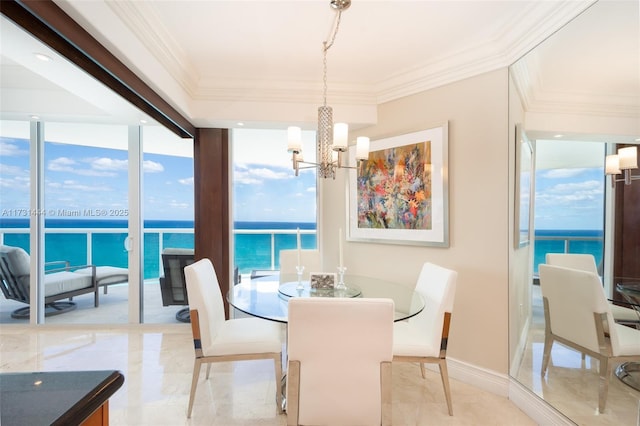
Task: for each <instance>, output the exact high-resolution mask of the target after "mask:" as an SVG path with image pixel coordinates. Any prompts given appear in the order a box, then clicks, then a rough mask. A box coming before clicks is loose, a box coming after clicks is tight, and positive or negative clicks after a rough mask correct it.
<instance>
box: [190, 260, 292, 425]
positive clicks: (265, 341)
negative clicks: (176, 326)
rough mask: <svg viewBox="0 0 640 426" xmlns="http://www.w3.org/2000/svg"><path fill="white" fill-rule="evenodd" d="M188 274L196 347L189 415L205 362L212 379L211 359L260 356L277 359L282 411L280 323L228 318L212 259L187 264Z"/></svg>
mask: <svg viewBox="0 0 640 426" xmlns="http://www.w3.org/2000/svg"><path fill="white" fill-rule="evenodd" d="M184 276H185V279H186V282H187V294H188V296H189V308H190V315H191V331H192V334H193V344H194V348H195V363H194V366H193V378H192V381H191V392H190V394H189V406H188V409H187V417H191V411H192V408H193V400H194V397H195V393H196V387H197V385H198V379H199V377H200V367H201V365H202V364H203V363H205V364H207V375H206V378H207V379H208V378H209V372H210V369H211V363H214V362H228V361H244V360H256V359H272V360H273V363H274V368H275V386H276V404H277V406H278V412H282V398H281V394H282V393H281V388H280V387H281V379H282V340H281V330H280V326H279V324H278V323H276V322H271V321H267V320H263V319H259V318H240V319H231V320H226V319H225V313H224V304H223V300H222V293H221V292H220V286H219V284H218V278H217V276H216V271H215V269H214V268H213V264H212V263H211V261H210V260H209V259H201V260H199V261H197V262H196V263H193V264H191V265H189V266H186V267H185V268H184Z"/></svg>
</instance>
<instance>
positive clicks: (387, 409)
mask: <svg viewBox="0 0 640 426" xmlns="http://www.w3.org/2000/svg"><path fill="white" fill-rule="evenodd" d="M421 365H422V364H421ZM391 377H392V375H391V363H390V362H382V363H381V364H380V390H381V393H382V407H381V408H382V410H381V413H380V419H381V423H382V426H391V424H392V419H393V413H392V399H393V398H392V392H391V386H392V385H391V382H392V378H391Z"/></svg>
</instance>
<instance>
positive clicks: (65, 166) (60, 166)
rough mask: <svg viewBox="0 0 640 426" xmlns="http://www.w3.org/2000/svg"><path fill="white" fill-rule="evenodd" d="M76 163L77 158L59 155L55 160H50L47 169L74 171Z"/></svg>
mask: <svg viewBox="0 0 640 426" xmlns="http://www.w3.org/2000/svg"><path fill="white" fill-rule="evenodd" d="M76 164H78V163H76V162H75V160H72V159H71V158H67V157H59V158H56V159H54V160H51V161H49V165H48V166H47V170H50V171H52V172H71V173H74V172H76V170H75V169H74V168H73V166H75V165H76Z"/></svg>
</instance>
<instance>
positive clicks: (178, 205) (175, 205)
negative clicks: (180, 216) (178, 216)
mask: <svg viewBox="0 0 640 426" xmlns="http://www.w3.org/2000/svg"><path fill="white" fill-rule="evenodd" d="M169 207H171V208H176V209H182V210H186V209H188V208H191V205H190V204H189V203H183V202H180V201H175V200H171V201H170V202H169Z"/></svg>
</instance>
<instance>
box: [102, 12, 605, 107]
mask: <svg viewBox="0 0 640 426" xmlns="http://www.w3.org/2000/svg"><path fill="white" fill-rule="evenodd" d="M594 3H595V1H593V0H589V1H582V0H581V1H567V2H532V3H531V5H530V6H529V7H528V8H527V9H526V10H524V11H523V12H522V13H521V14H520V16H519V18H518V19H516V20H513V21H510V22H507V23H505V24H504V25H503V26H502V28H501V29H500V30H499V31H497V32H496V35H495V37H494V38H493V39H492V40H490V41H489V42H485V43H478V44H476V45H472V46H468V47H466V48H464V49H461V50H458V51H452V52H450V53H449V54H447V55H446V56H444V57H440V58H433V59H431V60H430V61H428V62H424V63H422V64H419V65H418V66H416V67H412V68H411V69H407V70H401V71H399V72H397V73H395V74H394V75H391V76H389V77H388V78H386V79H385V80H384V81H380V82H377V83H376V84H374V85H365V84H361V83H353V82H342V83H340V84H332V93H331V94H330V96H329V98H330V99H331V103H343V104H368V105H376V104H380V103H384V102H388V101H391V100H394V99H398V98H401V97H405V96H409V95H412V94H415V93H419V92H422V91H426V90H430V89H433V88H435V87H439V86H443V85H446V84H449V83H453V82H456V81H459V80H462V79H465V78H469V77H473V76H475V75H479V74H482V73H485V72H490V71H493V70H496V69H499V68H502V67H507V66H509V65H511V64H512V63H513V62H515V61H516V60H517V59H518V58H520V57H521V56H523V55H524V54H525V53H527V52H528V51H530V50H531V49H532V48H534V47H535V46H537V45H538V44H539V43H541V42H542V41H543V40H545V39H546V38H547V37H549V36H550V35H551V34H553V33H554V32H556V31H557V30H558V29H560V28H562V27H563V26H564V25H565V24H566V23H567V22H569V21H571V20H572V19H573V18H575V17H576V16H577V15H579V14H580V13H582V12H583V11H584V10H586V9H587V8H588V7H589V6H591V5H592V4H594ZM107 4H108V6H109V7H110V8H111V10H112V11H113V12H114V13H115V14H116V15H117V16H118V18H119V19H121V20H122V22H123V23H124V24H125V25H126V26H127V28H129V30H130V31H131V32H132V33H133V34H135V35H136V37H137V38H138V39H139V40H140V42H141V43H142V44H143V45H144V46H145V47H146V48H147V49H148V50H149V52H151V54H152V55H153V56H154V57H155V58H156V60H157V61H158V62H159V63H160V64H161V65H162V66H163V67H164V68H165V69H166V70H167V72H168V73H169V74H170V75H171V76H172V78H173V79H174V80H175V81H176V83H177V84H178V85H179V87H181V88H182V89H183V90H184V91H185V93H186V94H187V96H188V97H189V98H190V99H191V101H198V102H207V101H212V102H214V101H232V100H236V101H237V100H242V101H249V102H263V103H273V102H291V103H298V102H301V101H304V102H308V100H309V99H318V102H319V103H320V101H321V99H322V93H321V89H320V88H319V87H318V85H317V82H303V81H297V82H296V81H293V82H292V81H274V80H234V79H220V78H217V79H215V81H212V80H211V79H207V78H206V76H199V75H198V73H197V72H196V70H195V67H193V66H192V65H191V64H190V62H189V59H188V55H187V54H186V53H185V51H184V50H183V49H182V48H181V47H180V45H179V44H178V43H176V41H175V40H174V39H173V38H172V36H171V35H170V33H169V32H168V31H167V30H166V28H165V26H164V24H163V23H162V21H161V20H160V19H159V17H158V15H157V14H156V13H155V12H154V9H153V7H152V4H150V3H147V2H107Z"/></svg>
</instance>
